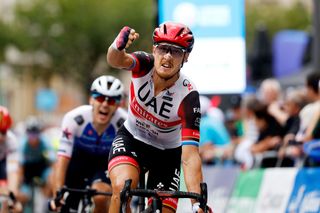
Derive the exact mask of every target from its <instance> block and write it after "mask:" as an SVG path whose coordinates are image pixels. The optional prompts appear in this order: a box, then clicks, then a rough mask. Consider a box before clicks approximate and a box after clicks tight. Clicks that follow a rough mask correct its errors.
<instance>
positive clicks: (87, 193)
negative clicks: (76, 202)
mask: <svg viewBox="0 0 320 213" xmlns="http://www.w3.org/2000/svg"><path fill="white" fill-rule="evenodd" d="M67 192H68V193H73V194H79V195H81V196H83V197H84V198H87V199H90V198H92V197H93V196H96V195H104V196H111V195H112V193H111V192H100V191H97V190H96V189H91V188H86V189H74V188H68V187H66V186H63V187H62V188H61V189H60V190H58V191H57V192H56V197H55V198H54V199H52V200H49V201H48V209H49V210H50V211H53V209H52V206H51V201H53V202H54V205H55V206H56V207H60V206H62V205H63V204H62V203H61V200H62V199H63V198H64V195H65V193H67ZM87 199H86V200H87ZM86 202H87V201H86ZM85 204H86V205H88V204H90V203H85Z"/></svg>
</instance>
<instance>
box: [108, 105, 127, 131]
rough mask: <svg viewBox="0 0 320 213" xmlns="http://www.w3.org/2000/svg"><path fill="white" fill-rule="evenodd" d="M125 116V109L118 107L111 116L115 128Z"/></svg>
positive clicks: (122, 121) (121, 122)
mask: <svg viewBox="0 0 320 213" xmlns="http://www.w3.org/2000/svg"><path fill="white" fill-rule="evenodd" d="M127 116H128V113H127V111H126V110H124V109H123V108H120V107H119V108H118V109H117V111H116V112H115V114H114V116H113V118H112V122H113V123H114V124H115V125H116V127H117V128H119V127H120V126H121V125H122V124H123V123H124V121H125V120H126V119H127Z"/></svg>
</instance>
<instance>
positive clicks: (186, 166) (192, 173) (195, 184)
mask: <svg viewBox="0 0 320 213" xmlns="http://www.w3.org/2000/svg"><path fill="white" fill-rule="evenodd" d="M182 166H183V171H184V180H185V184H186V187H187V190H188V191H189V192H196V193H200V192H201V189H200V183H201V182H202V181H203V177H202V169H201V159H200V156H199V155H194V156H192V157H189V158H188V159H185V160H182ZM193 202H195V201H193Z"/></svg>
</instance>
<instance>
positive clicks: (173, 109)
mask: <svg viewBox="0 0 320 213" xmlns="http://www.w3.org/2000/svg"><path fill="white" fill-rule="evenodd" d="M132 57H133V59H134V65H133V69H132V81H131V85H130V94H129V110H128V120H126V121H125V123H124V125H125V127H126V128H127V129H128V131H129V132H130V133H131V134H132V135H133V136H134V137H135V138H136V139H138V140H140V141H142V142H144V143H147V144H150V145H152V146H154V147H157V148H159V149H171V148H176V147H178V146H180V145H181V142H182V144H192V145H198V141H199V124H200V116H201V115H200V104H199V93H198V92H197V90H196V88H195V85H194V84H193V83H192V82H191V81H190V80H189V79H188V78H187V77H186V76H185V75H183V74H181V73H180V77H179V79H178V80H177V81H176V82H175V84H174V85H173V86H171V87H170V88H167V89H166V90H164V91H162V92H160V93H159V94H158V95H157V96H154V85H153V81H152V75H153V63H154V58H153V56H152V55H151V54H147V53H145V52H135V53H133V54H132Z"/></svg>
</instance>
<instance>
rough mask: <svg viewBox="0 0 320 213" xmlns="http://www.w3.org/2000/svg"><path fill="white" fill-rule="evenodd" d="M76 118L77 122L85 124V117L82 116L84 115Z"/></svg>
mask: <svg viewBox="0 0 320 213" xmlns="http://www.w3.org/2000/svg"><path fill="white" fill-rule="evenodd" d="M74 120H75V121H76V123H77V124H78V125H81V124H83V122H84V119H83V116H82V115H78V116H77V117H75V118H74Z"/></svg>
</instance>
